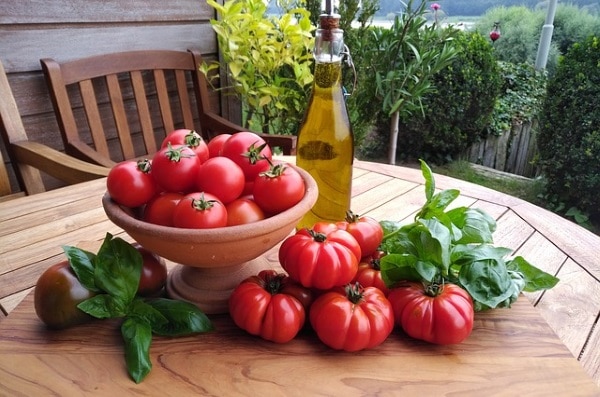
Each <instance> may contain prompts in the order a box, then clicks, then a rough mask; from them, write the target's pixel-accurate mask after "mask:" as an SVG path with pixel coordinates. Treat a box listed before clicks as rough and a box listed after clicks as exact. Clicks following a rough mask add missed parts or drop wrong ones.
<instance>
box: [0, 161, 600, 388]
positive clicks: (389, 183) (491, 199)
mask: <svg viewBox="0 0 600 397" xmlns="http://www.w3.org/2000/svg"><path fill="white" fill-rule="evenodd" d="M435 181H436V187H437V188H438V189H449V188H452V189H459V190H460V192H461V195H460V196H459V198H458V199H457V200H455V202H454V203H453V206H474V207H478V208H481V209H482V210H484V211H486V212H487V213H488V214H490V215H491V216H493V217H494V218H496V219H497V226H498V227H497V230H496V232H495V233H494V244H495V245H497V246H502V247H508V248H511V249H512V250H513V251H514V254H515V255H521V256H523V257H524V258H526V259H527V260H528V261H529V262H531V263H532V264H533V265H535V266H537V267H539V268H541V269H543V270H545V271H547V272H549V273H551V274H554V275H556V276H557V277H558V278H559V279H560V282H559V283H558V285H557V286H556V287H555V288H553V289H551V290H549V291H546V292H544V293H536V294H527V295H526V297H527V299H529V300H530V301H531V302H532V303H533V305H534V306H535V307H536V308H537V309H538V310H539V311H540V312H541V314H542V316H543V318H544V319H545V320H546V321H547V322H548V324H549V325H550V326H551V328H552V329H553V330H554V332H555V333H556V334H557V336H558V337H559V338H560V339H561V340H562V341H563V343H564V344H565V345H566V346H567V348H568V349H569V350H570V352H571V353H572V354H573V356H574V357H575V358H577V359H578V360H579V362H580V363H581V365H582V366H583V368H584V369H585V370H586V372H587V373H588V374H589V375H590V376H591V377H592V378H593V379H594V380H595V382H596V384H597V385H598V386H600V369H599V367H600V354H599V353H600V330H599V327H597V326H596V325H597V323H598V317H599V314H600V259H598V257H599V256H598V250H599V247H600V237H598V236H596V235H594V234H592V233H591V232H589V231H587V230H586V229H584V228H582V227H580V226H578V225H576V224H574V223H572V222H570V221H568V220H566V219H564V218H561V217H559V216H557V215H555V214H553V213H551V212H549V211H546V210H544V209H542V208H539V207H536V206H534V205H532V204H530V203H527V202H525V201H523V200H520V199H517V198H514V197H511V196H508V195H505V194H502V193H498V192H496V191H494V190H491V189H488V188H485V187H482V186H478V185H474V184H471V183H468V182H464V181H460V180H457V179H453V178H449V177H446V176H443V175H437V174H436V175H435ZM104 189H105V188H104V186H103V184H101V183H96V184H94V185H93V190H89V189H88V191H87V193H86V194H85V195H84V196H82V197H79V196H77V195H73V194H67V195H66V196H65V193H61V190H60V189H59V190H54V191H50V192H47V193H42V194H41V195H34V196H30V197H23V198H19V199H16V200H11V201H8V202H5V203H0V225H1V226H0V280H2V283H0V309H1V308H3V310H5V312H6V313H10V312H11V311H12V310H13V309H14V308H15V307H16V306H17V305H18V304H19V303H20V302H21V300H22V299H23V298H25V296H27V294H28V293H30V291H31V290H32V289H33V285H34V283H35V280H37V278H38V277H39V275H40V274H41V272H42V271H43V270H44V269H45V268H46V267H48V266H50V265H51V264H52V263H55V262H57V261H58V260H61V259H62V253H61V249H60V246H61V245H63V244H67V245H76V244H77V243H78V242H80V241H81V236H82V235H85V236H86V239H90V240H98V241H99V240H101V239H102V238H103V237H104V234H105V233H106V232H111V233H113V234H119V233H121V231H120V230H119V229H118V228H117V227H116V226H114V225H113V224H112V223H111V222H110V221H108V219H107V218H106V216H105V214H104V212H103V210H102V208H100V202H99V198H100V196H101V195H102V193H103V192H104ZM80 196H81V195H80ZM52 200H58V201H55V207H56V208H49V207H48V202H49V201H52ZM424 200H425V195H424V179H423V176H422V174H421V171H420V170H419V169H413V168H407V167H398V166H391V165H386V164H380V163H371V162H363V161H356V162H355V171H354V180H353V199H352V210H353V211H354V212H356V213H358V214H364V215H369V216H372V217H374V218H375V219H378V220H398V221H401V220H406V221H411V220H412V218H413V216H414V214H415V212H416V211H417V210H418V209H419V208H420V207H421V206H422V205H423V203H424ZM24 204H26V205H24ZM65 218H68V219H65ZM24 240H26V241H29V243H27V242H26V241H24ZM36 242H37V243H36ZM49 247H52V248H49ZM498 310H510V309H498ZM6 313H5V314H6ZM3 317H4V315H2V313H0V321H2V318H3Z"/></svg>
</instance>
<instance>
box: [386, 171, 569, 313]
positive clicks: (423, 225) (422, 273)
mask: <svg viewBox="0 0 600 397" xmlns="http://www.w3.org/2000/svg"><path fill="white" fill-rule="evenodd" d="M421 171H422V173H423V176H424V178H425V198H426V202H425V204H424V205H423V207H422V208H421V209H420V211H419V212H418V213H417V214H416V216H415V220H414V222H413V223H410V224H406V225H401V223H400V222H392V221H382V222H381V225H382V226H383V228H384V238H383V243H382V247H381V248H382V249H383V251H386V252H387V253H388V254H387V255H386V256H384V257H383V258H381V262H380V266H381V272H382V277H383V279H384V281H385V283H386V284H387V285H388V286H390V287H393V286H394V285H395V284H397V283H399V282H402V281H419V282H424V283H434V282H435V283H440V282H450V283H454V284H458V285H460V286H461V287H462V288H464V289H465V290H466V291H467V292H468V293H469V295H471V297H472V298H473V302H474V305H475V310H476V311H480V310H486V309H493V308H498V307H510V305H511V304H512V303H513V302H514V301H515V300H516V299H517V298H518V296H519V294H520V293H521V292H522V291H527V292H533V291H538V290H542V289H549V288H552V287H554V286H555V285H556V283H557V282H558V281H559V280H558V279H557V278H556V277H554V276H552V275H550V274H548V273H546V272H544V271H542V270H540V269H538V268H536V267H535V266H533V265H531V264H530V263H529V262H527V261H526V260H525V259H524V258H523V257H521V256H517V257H514V258H511V259H509V258H508V255H509V254H510V253H511V252H512V250H511V249H509V248H502V247H495V246H494V245H493V239H492V234H493V232H494V231H495V229H496V221H495V220H494V219H493V218H492V217H490V216H489V215H488V214H486V213H485V212H484V211H482V210H480V209H477V208H470V207H459V208H454V209H451V210H446V208H447V207H448V205H449V204H450V203H452V201H454V200H455V199H456V198H457V197H458V196H459V195H460V192H459V191H458V190H456V189H447V190H443V191H440V192H438V193H436V192H435V181H434V178H433V173H432V171H431V168H430V167H429V166H428V165H427V163H425V162H424V161H421Z"/></svg>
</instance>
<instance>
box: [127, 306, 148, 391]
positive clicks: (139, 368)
mask: <svg viewBox="0 0 600 397" xmlns="http://www.w3.org/2000/svg"><path fill="white" fill-rule="evenodd" d="M121 335H122V336H123V341H124V343H125V362H126V364H127V371H128V372H129V375H130V376H131V378H132V379H133V380H134V381H135V383H140V382H141V381H142V380H144V378H145V377H146V375H148V373H150V370H151V369H152V362H151V361H150V345H151V343H152V328H151V327H150V324H148V323H146V322H145V321H142V320H140V319H138V318H135V317H128V318H126V319H125V321H123V324H122V325H121Z"/></svg>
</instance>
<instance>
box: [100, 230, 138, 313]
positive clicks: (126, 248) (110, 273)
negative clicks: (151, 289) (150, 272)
mask: <svg viewBox="0 0 600 397" xmlns="http://www.w3.org/2000/svg"><path fill="white" fill-rule="evenodd" d="M142 264H143V259H142V255H141V254H140V253H139V251H138V250H136V249H135V248H134V247H133V246H132V245H131V244H129V243H128V242H126V241H125V240H123V239H121V238H118V237H117V238H114V239H113V238H112V235H111V234H110V233H107V234H106V238H105V239H104V242H103V243H102V246H101V247H100V250H99V251H98V254H97V255H96V267H95V273H94V276H95V282H96V285H97V286H98V287H99V288H100V289H102V290H103V291H104V292H106V293H108V294H110V295H112V296H114V297H115V298H118V299H119V300H120V301H122V302H123V303H125V304H129V303H130V302H131V301H132V300H133V298H134V297H135V294H136V292H137V289H138V284H139V282H140V275H141V272H142Z"/></svg>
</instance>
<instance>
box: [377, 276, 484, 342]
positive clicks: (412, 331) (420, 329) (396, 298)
mask: <svg viewBox="0 0 600 397" xmlns="http://www.w3.org/2000/svg"><path fill="white" fill-rule="evenodd" d="M388 299H389V301H390V303H391V304H392V308H393V310H394V317H395V321H396V324H398V325H400V326H401V327H402V329H403V330H404V332H406V334H407V335H409V336H411V337H413V338H415V339H421V340H424V341H427V342H431V343H436V344H439V345H447V344H454V343H460V342H462V341H463V340H465V339H466V338H467V337H468V336H469V335H470V334H471V331H472V330H473V318H474V316H475V313H474V310H473V301H472V299H471V297H470V296H469V294H468V293H467V292H466V291H465V290H464V289H462V288H461V287H459V286H458V285H455V284H442V285H436V284H431V285H428V286H426V285H424V284H422V283H416V282H410V283H406V284H405V285H402V286H399V287H397V288H393V289H392V290H391V292H390V294H389V295H388Z"/></svg>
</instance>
